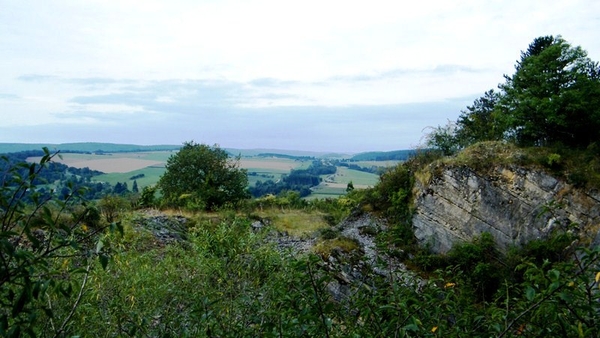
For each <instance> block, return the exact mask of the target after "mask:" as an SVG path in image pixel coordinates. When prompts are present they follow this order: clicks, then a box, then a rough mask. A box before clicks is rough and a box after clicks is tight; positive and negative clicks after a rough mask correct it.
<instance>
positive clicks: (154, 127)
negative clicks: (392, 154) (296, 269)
mask: <svg viewBox="0 0 600 338" xmlns="http://www.w3.org/2000/svg"><path fill="white" fill-rule="evenodd" d="M599 13H600V2H596V1H589V0H588V1H585V0H579V1H577V0H575V1H572V0H570V1H566V0H561V1H559V0H551V1H545V2H528V1H520V0H519V1H517V0H510V1H501V2H498V1H494V2H481V1H475V0H469V1H467V0H465V1H426V2H418V3H410V4H404V3H401V2H398V1H389V0H380V1H377V0H376V1H372V2H369V4H368V5H367V4H366V3H363V2H358V1H356V2H355V1H328V2H320V1H313V0H308V1H304V2H302V3H295V2H283V1H274V0H256V1H237V0H224V1H219V2H215V1H209V0H204V1H191V0H174V1H169V2H165V1H160V0H150V1H146V2H144V3H143V4H140V3H139V2H136V1H130V0H124V1H119V2H113V1H102V2H85V3H80V2H65V1H42V0H31V1H27V0H25V1H18V2H17V1H10V2H9V1H6V2H4V3H3V6H2V11H0V44H1V45H2V49H1V50H0V65H2V67H0V75H2V76H0V107H2V108H1V115H2V118H1V119H0V142H15V143H19V142H29V143H70V142H100V143H104V142H110V143H119V144H139V145H144V144H181V143H183V142H185V141H190V140H194V141H196V142H199V143H206V144H219V145H220V146H221V147H224V148H239V149H256V148H265V149H291V150H293V149H302V150H308V151H317V152H350V153H358V152H363V151H373V150H377V151H389V150H397V149H412V148H415V147H417V146H419V145H420V144H421V141H422V137H423V135H424V133H425V132H426V131H427V128H428V127H435V126H438V125H443V124H446V123H447V122H448V121H455V120H456V118H457V117H458V116H459V114H460V111H461V110H464V109H465V108H466V106H467V105H470V104H472V102H473V100H474V99H476V98H478V97H480V96H481V95H483V93H484V92H485V91H487V90H489V89H493V88H496V87H497V85H498V84H499V83H501V82H503V75H504V74H512V73H513V72H514V65H515V62H516V60H517V59H519V57H520V51H521V50H524V49H526V48H527V46H528V45H529V43H531V42H532V41H533V39H534V38H536V37H538V36H543V35H562V36H563V37H564V38H565V39H566V40H567V41H568V42H569V43H571V44H572V45H574V46H581V47H582V48H583V49H585V50H587V51H588V54H589V57H590V58H591V59H592V60H600V45H599V44H598V43H597V41H599V38H600V29H598V28H599V27H600V14H599Z"/></svg>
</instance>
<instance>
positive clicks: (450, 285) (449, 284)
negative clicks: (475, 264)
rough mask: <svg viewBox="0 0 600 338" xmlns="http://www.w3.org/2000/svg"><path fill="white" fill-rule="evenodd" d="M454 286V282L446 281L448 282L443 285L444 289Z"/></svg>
mask: <svg viewBox="0 0 600 338" xmlns="http://www.w3.org/2000/svg"><path fill="white" fill-rule="evenodd" d="M455 286H456V283H452V282H448V283H446V285H444V289H447V288H453V287H455Z"/></svg>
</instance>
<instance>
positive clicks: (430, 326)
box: [67, 215, 600, 337]
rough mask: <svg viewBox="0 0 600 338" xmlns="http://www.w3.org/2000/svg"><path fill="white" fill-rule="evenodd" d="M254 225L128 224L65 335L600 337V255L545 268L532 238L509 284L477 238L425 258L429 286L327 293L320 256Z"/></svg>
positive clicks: (375, 283) (328, 242) (375, 279)
mask: <svg viewBox="0 0 600 338" xmlns="http://www.w3.org/2000/svg"><path fill="white" fill-rule="evenodd" d="M251 222H252V219H249V218H246V217H241V216H235V215H233V216H232V215H223V216H222V218H220V219H219V221H215V220H214V219H212V220H209V219H202V218H199V219H197V220H196V221H194V222H190V224H191V226H190V227H189V228H188V236H187V237H188V241H186V242H185V243H181V244H168V245H162V244H159V243H156V242H155V241H154V240H153V239H152V238H151V237H148V236H146V235H141V234H140V232H138V231H136V230H135V229H134V227H132V226H131V225H130V224H129V225H127V224H126V226H125V233H124V236H123V237H120V239H119V238H117V237H115V238H113V239H112V241H111V243H113V245H112V246H111V249H112V250H113V254H112V259H111V261H110V262H109V265H108V267H107V269H106V270H102V269H93V270H92V271H93V273H92V274H91V276H90V278H89V281H88V289H87V291H86V292H85V294H84V296H83V298H82V300H81V303H80V305H79V308H78V311H77V312H76V314H75V315H74V317H73V320H72V321H71V324H70V326H69V327H68V331H67V333H68V334H80V335H81V336H89V337H109V336H111V337H112V336H153V337H155V336H160V337H170V336H177V337H186V336H187V337H257V336H260V337H315V336H318V337H391V336H398V337H437V336H444V337H459V336H473V337H489V336H507V337H512V336H519V335H520V333H519V332H524V330H526V332H527V335H528V336H562V337H579V336H580V332H581V333H583V336H594V335H595V334H598V333H599V332H598V325H597V324H600V323H598V321H599V320H598V318H596V317H594V313H596V311H598V310H599V308H598V307H599V305H598V304H599V303H598V297H599V295H598V294H599V293H598V292H597V291H594V289H595V290H597V288H598V286H597V282H596V281H595V280H594V278H595V277H594V276H595V273H596V272H597V271H600V265H599V263H598V261H599V258H600V252H599V251H587V252H580V253H579V255H578V256H573V255H572V253H571V252H569V253H565V257H564V259H563V260H559V261H556V262H550V261H549V260H548V259H543V257H545V256H547V255H548V252H547V251H544V250H543V249H542V248H545V247H546V246H543V245H541V244H535V243H534V244H532V245H531V246H529V247H528V248H527V249H526V250H528V251H522V252H521V254H522V255H525V252H526V253H527V254H528V255H532V256H527V257H530V258H528V259H526V258H525V256H518V257H517V258H514V260H515V262H518V264H516V265H515V266H516V267H514V269H515V270H516V271H517V272H518V278H513V277H510V276H509V275H502V274H501V273H503V272H504V271H507V270H498V267H499V266H501V264H500V263H498V262H495V261H494V259H495V258H498V257H499V256H498V255H497V252H496V251H495V249H494V246H493V242H490V240H489V238H487V237H482V238H481V239H479V240H477V241H475V242H473V243H465V244H464V245H463V246H459V247H457V248H456V249H454V251H453V252H452V253H450V254H449V255H448V256H447V257H444V258H438V260H437V263H435V264H432V263H431V262H432V261H433V260H434V259H433V257H430V258H429V259H430V263H429V264H430V266H429V267H428V269H430V273H429V275H428V278H427V280H419V279H417V278H414V277H413V278H408V276H407V278H406V279H405V280H404V281H400V280H398V281H391V280H390V279H388V278H385V277H383V276H379V275H377V274H373V275H372V276H371V277H370V278H369V280H370V282H369V283H368V284H360V283H357V284H356V285H354V286H353V287H352V289H351V290H352V291H351V292H349V293H347V294H346V295H345V296H342V297H341V298H339V297H338V298H335V297H333V294H332V293H330V291H329V290H330V289H329V286H331V285H335V283H336V275H335V274H333V273H331V272H330V271H329V270H328V269H324V268H323V263H322V262H323V261H322V259H323V257H325V256H326V255H321V257H319V256H317V255H313V254H304V255H292V254H291V252H288V251H285V250H283V251H282V250H280V249H277V248H276V246H275V245H274V244H273V243H271V242H269V241H267V240H266V238H265V236H267V234H268V233H269V231H271V230H272V228H271V229H269V228H268V227H267V229H263V230H260V231H256V230H253V229H252V227H251ZM125 223H127V222H125ZM338 235H339V234H336V233H335V232H333V233H332V234H329V235H325V236H324V237H329V239H323V240H322V242H321V243H322V244H321V245H320V247H321V248H322V249H323V250H322V252H321V251H319V250H317V252H319V253H321V254H322V253H328V254H331V253H332V252H336V253H335V254H336V255H340V254H343V253H342V252H345V253H344V254H352V253H353V252H355V250H356V243H354V242H353V241H351V240H344V239H342V238H340V237H339V236H338ZM115 236H116V235H115ZM564 243H566V242H565V241H562V240H557V242H556V243H555V244H556V247H555V248H552V246H550V247H549V249H548V250H551V251H557V252H558V251H560V252H564V249H565V248H564ZM318 247H319V245H318ZM140 248H143V249H144V250H140ZM344 250H346V251H344ZM567 256H568V258H567ZM514 257H516V256H514ZM573 257H576V261H575V262H576V263H575V265H573V263H572V259H573ZM577 257H578V258H577ZM567 263H568V264H567ZM421 264H422V262H421ZM498 264H500V265H498ZM496 270H498V271H496ZM491 280H495V283H496V288H495V290H496V292H494V293H492V294H491V296H489V297H487V296H486V297H485V298H478V297H479V294H481V290H480V288H479V285H480V283H483V282H485V281H491ZM332 283H333V284H332ZM478 283H479V284H478ZM486 287H487V285H486ZM484 291H485V290H484ZM505 295H508V296H505ZM588 296H591V298H590V297H588ZM547 318H550V319H551V320H552V321H551V322H550V323H551V324H548V322H547Z"/></svg>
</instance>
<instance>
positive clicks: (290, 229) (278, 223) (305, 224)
mask: <svg viewBox="0 0 600 338" xmlns="http://www.w3.org/2000/svg"><path fill="white" fill-rule="evenodd" d="M257 214H258V216H260V217H262V218H266V219H270V220H271V222H272V224H273V226H274V227H275V228H276V229H277V230H278V231H281V232H287V233H288V234H289V235H290V236H294V237H306V236H311V235H312V234H314V233H315V232H317V231H318V230H320V229H323V228H327V227H329V225H328V224H327V222H326V221H325V219H324V218H323V216H324V214H323V213H321V212H306V211H301V210H285V211H282V210H281V209H266V210H264V211H261V212H258V213H257Z"/></svg>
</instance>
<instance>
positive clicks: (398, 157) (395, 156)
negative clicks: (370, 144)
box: [350, 150, 416, 161]
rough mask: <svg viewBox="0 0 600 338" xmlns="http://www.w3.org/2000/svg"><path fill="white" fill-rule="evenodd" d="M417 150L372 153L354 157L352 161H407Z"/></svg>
mask: <svg viewBox="0 0 600 338" xmlns="http://www.w3.org/2000/svg"><path fill="white" fill-rule="evenodd" d="M415 152H416V151H415V150H394V151H370V152H365V153H360V154H356V155H354V156H352V157H351V158H350V160H351V161H406V160H408V159H409V158H410V157H411V156H412V155H414V154H415Z"/></svg>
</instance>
